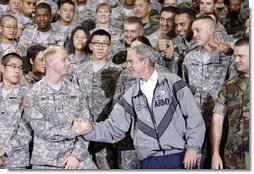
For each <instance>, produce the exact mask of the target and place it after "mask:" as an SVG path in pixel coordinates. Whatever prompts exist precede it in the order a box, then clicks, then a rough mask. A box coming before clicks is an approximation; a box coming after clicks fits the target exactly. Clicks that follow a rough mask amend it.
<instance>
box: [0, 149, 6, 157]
mask: <svg viewBox="0 0 254 174" xmlns="http://www.w3.org/2000/svg"><path fill="white" fill-rule="evenodd" d="M4 154H5V151H4V150H3V148H1V147H0V158H1V157H3V156H4Z"/></svg>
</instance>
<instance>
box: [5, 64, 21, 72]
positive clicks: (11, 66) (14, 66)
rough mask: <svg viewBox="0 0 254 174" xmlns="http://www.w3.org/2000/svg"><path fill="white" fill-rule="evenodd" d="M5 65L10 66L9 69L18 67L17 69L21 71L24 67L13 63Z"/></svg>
mask: <svg viewBox="0 0 254 174" xmlns="http://www.w3.org/2000/svg"><path fill="white" fill-rule="evenodd" d="M6 66H8V67H10V68H11V69H13V70H14V69H19V70H21V71H23V70H24V67H23V66H22V65H20V66H17V65H15V64H10V65H5V67H6Z"/></svg>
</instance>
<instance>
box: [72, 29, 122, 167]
mask: <svg viewBox="0 0 254 174" xmlns="http://www.w3.org/2000/svg"><path fill="white" fill-rule="evenodd" d="M89 48H90V50H92V52H93V53H92V54H91V56H90V61H88V62H84V63H83V64H81V65H79V66H78V68H77V72H75V73H76V75H75V77H77V82H78V84H79V86H80V89H81V91H82V93H83V94H85V96H86V100H87V102H88V107H89V111H90V113H91V118H90V120H93V121H97V122H100V121H102V120H105V119H106V118H108V115H109V113H110V111H111V109H112V101H113V97H114V94H115V88H116V83H117V80H118V77H119V75H120V73H121V71H122V68H121V67H120V66H118V65H116V64H114V63H112V62H111V61H109V60H108V54H109V52H110V50H111V37H110V34H109V33H108V32H107V31H105V30H102V29H99V30H96V31H95V32H93V34H92V36H91V42H90V43H89ZM90 147H91V148H90V153H91V154H93V155H95V162H96V164H97V165H98V167H99V168H100V169H110V168H114V166H115V165H116V158H115V156H114V155H113V154H114V153H113V152H114V150H112V148H113V147H112V145H111V144H106V143H105V144H102V143H94V142H90Z"/></svg>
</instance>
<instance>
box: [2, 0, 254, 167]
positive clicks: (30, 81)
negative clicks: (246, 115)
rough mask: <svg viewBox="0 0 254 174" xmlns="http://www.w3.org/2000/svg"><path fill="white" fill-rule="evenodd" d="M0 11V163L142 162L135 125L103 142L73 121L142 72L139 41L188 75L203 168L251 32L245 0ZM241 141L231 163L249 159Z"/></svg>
mask: <svg viewBox="0 0 254 174" xmlns="http://www.w3.org/2000/svg"><path fill="white" fill-rule="evenodd" d="M0 19H1V20H0V60H1V65H0V75H1V76H0V82H1V83H0V122H1V124H0V131H1V134H0V167H1V168H8V169H9V168H12V169H29V168H33V169H97V168H98V169H139V168H140V161H139V159H138V156H137V153H136V151H135V148H134V146H133V140H132V138H131V136H130V133H127V134H126V137H125V138H124V139H123V140H121V141H119V142H117V143H115V144H108V143H98V142H92V141H86V140H85V139H84V138H83V137H82V136H79V135H77V134H76V132H75V130H74V129H73V127H72V124H73V120H74V119H75V118H79V117H82V118H85V119H87V120H89V121H91V122H100V121H104V120H106V119H107V118H108V117H109V114H110V112H111V110H112V108H113V106H114V105H115V103H116V102H117V101H118V99H119V98H120V97H121V96H122V95H123V94H124V93H125V92H126V91H127V90H128V89H129V88H130V87H131V86H132V84H133V83H134V82H135V81H136V79H134V78H132V77H131V76H130V74H129V72H128V71H127V69H126V55H127V50H128V49H129V48H130V47H135V45H134V46H133V44H134V42H135V41H139V42H141V43H139V44H145V45H148V46H150V47H152V48H153V50H154V52H155V55H156V56H155V62H156V65H155V69H156V70H157V71H164V72H169V73H174V74H177V75H178V76H179V77H181V78H182V79H183V80H184V81H185V82H186V83H187V84H188V86H189V88H190V89H191V91H192V93H193V95H194V98H195V101H196V103H197V104H198V106H199V108H200V111H201V114H202V116H203V119H204V122H205V126H206V133H205V138H204V142H203V147H202V149H200V151H199V155H200V158H199V161H198V162H197V163H198V168H201V169H209V168H211V167H212V166H211V164H213V163H212V154H211V142H210V133H211V132H212V131H211V127H214V126H211V123H212V121H211V119H212V115H213V109H214V108H218V107H215V103H216V102H215V101H216V100H217V98H218V94H219V91H220V89H221V87H222V85H223V84H224V82H225V81H226V80H228V79H231V77H234V76H235V75H236V74H237V69H236V66H235V59H234V45H235V43H236V41H237V40H239V39H243V38H248V37H249V34H250V31H249V30H250V29H249V25H250V21H249V1H248V0H192V1H190V0H1V4H0ZM139 39H140V40H139ZM248 85H249V84H248ZM236 97H237V96H236ZM247 99H249V98H248V96H247ZM247 99H246V100H247ZM244 107H245V105H244ZM245 110H247V111H248V108H245ZM247 121H248V119H247ZM244 124H247V125H248V123H246V122H244ZM234 126H235V125H234ZM236 126H239V125H236ZM228 127H230V125H228V124H227V122H225V123H224V126H223V128H224V129H225V132H227V131H226V129H228ZM244 131H245V132H244V133H246V131H247V133H248V126H247V128H246V127H245V128H244ZM227 137H228V138H230V136H227V133H224V132H223V135H222V139H221V144H222V145H221V147H220V151H223V149H224V147H225V144H226V141H227ZM238 138H239V137H238ZM169 141H170V140H169ZM223 145H224V146H223ZM240 145H241V144H240ZM228 148H229V147H228ZM241 150H242V153H243V154H244V155H245V156H244V157H242V158H240V160H239V161H241V162H239V161H238V162H239V163H238V166H233V165H232V166H229V168H249V166H248V165H247V166H246V163H249V161H247V162H246V161H245V160H246V159H247V157H246V156H248V155H249V154H248V153H247V155H246V151H248V150H246V151H245V150H244V149H241ZM228 151H230V149H229V150H228ZM234 153H237V152H234ZM240 156H241V155H240ZM232 160H235V159H232ZM224 167H225V166H224ZM226 167H228V166H226Z"/></svg>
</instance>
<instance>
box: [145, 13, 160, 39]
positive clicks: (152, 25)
mask: <svg viewBox="0 0 254 174" xmlns="http://www.w3.org/2000/svg"><path fill="white" fill-rule="evenodd" d="M158 28H159V21H158V20H156V19H154V18H153V17H150V19H149V22H148V23H146V24H145V25H143V30H144V33H143V35H144V36H148V35H150V34H152V33H154V32H155V31H156V30H158Z"/></svg>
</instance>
